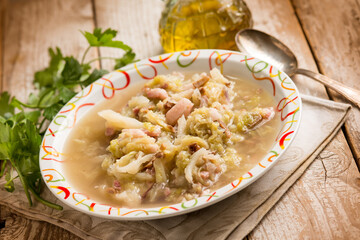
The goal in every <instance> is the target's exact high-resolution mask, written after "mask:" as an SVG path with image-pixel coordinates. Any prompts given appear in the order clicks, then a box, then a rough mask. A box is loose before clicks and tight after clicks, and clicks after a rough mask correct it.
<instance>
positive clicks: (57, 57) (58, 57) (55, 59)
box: [34, 48, 63, 88]
mask: <svg viewBox="0 0 360 240" xmlns="http://www.w3.org/2000/svg"><path fill="white" fill-rule="evenodd" d="M48 51H49V55H50V62H49V67H47V68H45V69H44V70H42V71H38V72H36V73H35V79H34V83H35V84H36V85H37V86H38V88H42V87H50V86H52V85H53V84H54V82H55V81H56V78H57V74H58V70H59V68H60V64H61V61H62V60H63V55H62V53H61V51H60V49H59V48H56V51H54V50H53V49H51V48H49V50H48Z"/></svg>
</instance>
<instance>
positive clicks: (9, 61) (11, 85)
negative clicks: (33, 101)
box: [0, 0, 97, 239]
mask: <svg viewBox="0 0 360 240" xmlns="http://www.w3.org/2000/svg"><path fill="white" fill-rule="evenodd" d="M4 4H5V1H0V7H1V6H4ZM0 10H1V8H0ZM0 19H3V24H0V25H1V27H0V34H1V33H2V36H3V38H1V40H0V43H2V46H3V47H2V48H0V49H2V50H3V52H1V50H0V53H1V56H2V59H3V62H2V64H0V66H2V67H0V71H1V69H2V81H3V82H2V87H3V88H2V89H1V90H4V91H9V92H10V93H11V94H13V95H15V96H16V97H18V98H19V99H20V100H25V99H26V98H27V96H28V94H29V93H30V92H31V91H33V87H32V80H33V74H34V73H35V71H37V70H39V69H41V68H43V67H45V66H47V65H48V61H49V57H48V53H47V48H48V47H56V46H59V47H60V48H61V50H62V51H63V54H65V55H74V56H75V57H77V58H79V57H80V55H81V54H82V53H83V52H84V49H85V48H86V47H87V45H86V40H85V38H84V37H83V36H82V35H81V33H80V32H79V30H89V31H91V30H92V29H93V27H94V19H93V11H92V2H91V0H77V1H72V0H51V1H50V0H32V1H27V0H12V1H7V6H6V10H3V11H1V16H0ZM89 57H97V52H96V51H92V52H90V53H89ZM0 76H1V75H0ZM2 215H3V214H2ZM0 220H1V221H3V220H6V227H5V228H3V229H1V232H0V239H78V238H77V237H75V236H73V235H72V234H71V233H69V232H67V231H66V230H63V229H61V228H58V227H55V226H53V225H51V224H48V223H44V222H38V221H32V220H26V219H25V218H23V217H19V216H16V215H10V217H6V218H5V219H3V218H1V219H0Z"/></svg>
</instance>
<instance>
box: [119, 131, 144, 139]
mask: <svg viewBox="0 0 360 240" xmlns="http://www.w3.org/2000/svg"><path fill="white" fill-rule="evenodd" d="M122 132H123V133H128V134H129V135H131V136H132V137H134V138H140V137H145V136H146V134H145V133H144V132H143V131H142V130H140V129H123V130H122Z"/></svg>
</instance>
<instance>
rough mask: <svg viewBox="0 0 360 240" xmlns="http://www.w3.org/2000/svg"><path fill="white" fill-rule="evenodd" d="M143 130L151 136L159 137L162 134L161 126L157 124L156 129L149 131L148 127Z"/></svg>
mask: <svg viewBox="0 0 360 240" xmlns="http://www.w3.org/2000/svg"><path fill="white" fill-rule="evenodd" d="M143 132H144V133H145V134H146V135H148V136H149V137H159V136H160V134H161V127H160V126H155V129H154V131H149V130H147V129H143Z"/></svg>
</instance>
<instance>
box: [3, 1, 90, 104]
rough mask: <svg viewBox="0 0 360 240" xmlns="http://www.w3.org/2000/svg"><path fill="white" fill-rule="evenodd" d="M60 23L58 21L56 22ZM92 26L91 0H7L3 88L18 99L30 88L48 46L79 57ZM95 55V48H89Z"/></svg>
mask: <svg viewBox="0 0 360 240" xmlns="http://www.w3.org/2000/svg"><path fill="white" fill-rule="evenodd" d="M60 23H61V24H60ZM93 26H94V22H93V12H92V8H91V0H80V1H71V0H67V1H62V0H52V1H46V0H34V1H26V0H16V1H9V2H8V7H7V10H6V12H5V16H4V30H3V31H4V33H3V34H4V36H5V38H4V42H3V46H4V48H3V49H4V52H3V56H4V59H3V60H4V62H3V79H4V82H3V89H4V90H7V91H10V92H11V93H13V94H16V96H17V97H18V98H19V99H20V100H25V99H26V98H27V96H28V94H29V92H30V91H31V90H32V80H33V74H34V73H35V71H37V70H39V69H41V68H43V67H45V66H47V64H48V60H49V57H48V54H47V48H48V47H56V46H59V47H60V48H61V49H62V50H63V53H64V54H65V55H70V54H71V55H74V56H75V57H79V56H80V55H81V54H82V53H83V51H84V49H85V47H86V40H85V38H84V37H83V36H82V35H81V33H79V30H81V29H84V30H92V28H93ZM89 55H92V56H96V51H93V52H91V54H89Z"/></svg>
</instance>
